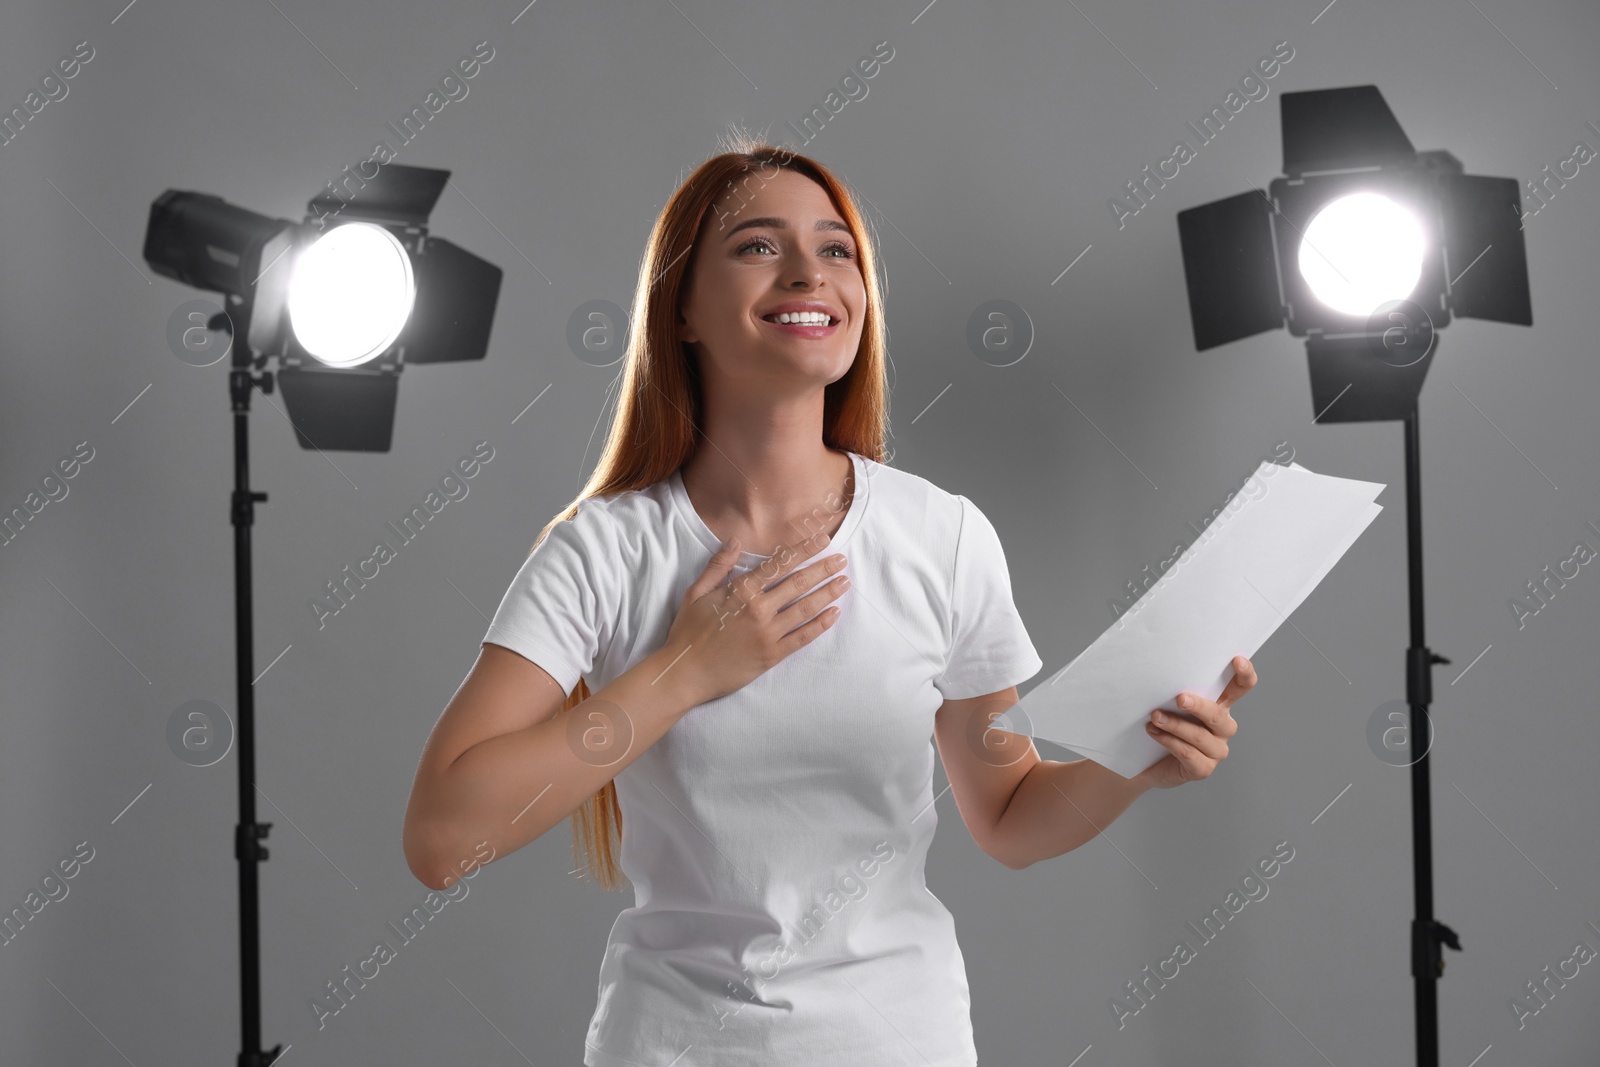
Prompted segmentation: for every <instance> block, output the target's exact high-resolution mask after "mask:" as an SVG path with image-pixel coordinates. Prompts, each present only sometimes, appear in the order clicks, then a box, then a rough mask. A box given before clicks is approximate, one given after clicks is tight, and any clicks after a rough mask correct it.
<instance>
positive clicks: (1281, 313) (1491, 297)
mask: <svg viewBox="0 0 1600 1067" xmlns="http://www.w3.org/2000/svg"><path fill="white" fill-rule="evenodd" d="M1279 103H1280V107H1281V109H1282V121H1283V176H1282V177H1279V178H1275V179H1274V180H1273V181H1272V182H1271V184H1270V185H1269V186H1268V189H1267V191H1266V192H1263V191H1261V190H1260V189H1255V190H1251V191H1250V192H1246V193H1240V194H1239V195H1237V196H1231V197H1228V198H1226V199H1223V200H1217V201H1214V202H1213V203H1210V204H1203V205H1201V206H1200V207H1196V208H1190V209H1189V210H1187V211H1180V212H1179V213H1178V237H1179V240H1180V242H1181V243H1182V246H1183V270H1184V277H1185V280H1186V282H1187V285H1188V290H1189V319H1190V324H1191V325H1192V327H1193V329H1194V344H1195V348H1196V349H1197V350H1200V351H1204V350H1205V349H1208V348H1213V347H1215V346H1217V345H1220V344H1225V343H1227V342H1229V341H1236V340H1238V339H1240V338H1243V337H1248V336H1250V335H1252V334H1257V333H1261V332H1263V331H1265V330H1275V329H1279V328H1281V327H1284V326H1287V327H1288V330H1289V333H1290V334H1291V335H1292V336H1295V337H1303V338H1305V344H1306V355H1307V359H1308V362H1309V365H1310V372H1311V374H1310V377H1311V406H1312V411H1313V413H1314V414H1313V420H1312V421H1314V422H1321V423H1329V422H1382V421H1389V420H1404V423H1405V434H1404V436H1405V468H1406V550H1407V573H1408V594H1409V612H1410V634H1411V643H1410V645H1409V646H1408V647H1407V649H1406V662H1405V675H1406V703H1407V705H1408V706H1409V707H1410V709H1411V715H1410V721H1409V727H1408V729H1407V739H1408V743H1409V746H1410V747H1409V751H1408V755H1409V757H1410V760H1411V762H1410V768H1411V827H1412V869H1413V880H1414V897H1413V899H1414V908H1415V917H1414V919H1413V920H1412V923H1411V938H1410V946H1411V975H1412V978H1413V988H1414V993H1415V998H1416V1000H1415V1003H1416V1047H1417V1061H1416V1062H1417V1063H1418V1065H1419V1067H1437V1064H1438V1062H1439V1034H1438V1002H1437V995H1438V991H1437V985H1438V979H1439V977H1440V976H1441V975H1442V974H1443V973H1444V952H1443V946H1446V945H1448V946H1449V947H1450V948H1453V949H1456V950H1459V949H1460V948H1461V943H1460V939H1459V938H1458V937H1457V936H1456V932H1455V931H1454V930H1452V929H1450V927H1448V926H1446V925H1445V924H1444V923H1442V922H1439V921H1438V920H1437V919H1435V918H1434V915H1433V824H1432V814H1431V809H1430V803H1431V801H1430V799H1429V798H1430V786H1429V758H1430V756H1429V748H1430V743H1431V741H1432V738H1433V730H1432V725H1431V723H1430V721H1429V719H1428V705H1429V704H1430V703H1432V700H1433V688H1432V687H1433V682H1432V678H1433V667H1434V666H1435V665H1436V664H1441V663H1449V662H1450V661H1449V660H1448V659H1446V658H1445V657H1443V656H1440V655H1437V654H1436V653H1434V652H1433V651H1432V650H1431V649H1430V648H1428V646H1427V643H1426V639H1425V636H1424V627H1423V596H1422V574H1423V568H1422V461H1421V441H1420V436H1421V435H1420V432H1419V430H1418V416H1417V400H1418V396H1419V394H1420V393H1421V390H1422V383H1423V379H1424V378H1425V377H1426V376H1427V373H1428V368H1429V367H1430V366H1431V365H1432V362H1433V359H1434V356H1435V353H1436V351H1437V341H1438V333H1437V331H1438V330H1439V329H1441V328H1443V327H1444V326H1446V325H1448V324H1449V322H1450V320H1451V318H1452V316H1454V317H1457V318H1477V319H1489V320H1493V321H1496V322H1506V323H1516V324H1519V325H1522V326H1531V325H1532V324H1533V311H1532V306H1531V303H1530V301H1529V298H1528V265H1527V259H1526V255H1525V251H1524V247H1523V240H1522V224H1521V217H1522V215H1521V203H1522V197H1521V193H1520V191H1519V189H1518V186H1517V182H1516V180H1515V179H1513V178H1488V177H1481V176H1478V175H1469V174H1464V173H1462V166H1461V163H1460V161H1459V160H1457V159H1456V158H1455V157H1454V156H1452V155H1451V154H1450V153H1449V152H1444V151H1427V152H1419V151H1417V150H1416V149H1414V148H1413V147H1412V145H1411V141H1410V140H1409V139H1408V138H1407V137H1406V135H1405V133H1404V132H1402V130H1401V129H1400V124H1399V123H1398V122H1397V121H1396V120H1395V117H1394V115H1393V114H1392V113H1391V112H1390V111H1389V107H1388V105H1387V104H1385V103H1384V100H1383V97H1382V95H1380V94H1379V92H1378V89H1377V86H1373V85H1357V86H1352V87H1349V88H1343V89H1317V90H1313V91H1310V92H1301V93H1284V94H1283V95H1282V96H1281V97H1279ZM1419 749H1420V754H1419Z"/></svg>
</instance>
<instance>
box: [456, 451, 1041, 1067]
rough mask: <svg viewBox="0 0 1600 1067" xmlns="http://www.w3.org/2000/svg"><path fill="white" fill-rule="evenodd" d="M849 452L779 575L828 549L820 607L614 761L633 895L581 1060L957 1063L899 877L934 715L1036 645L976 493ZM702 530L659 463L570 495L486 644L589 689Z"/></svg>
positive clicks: (688, 576) (948, 1008)
mask: <svg viewBox="0 0 1600 1067" xmlns="http://www.w3.org/2000/svg"><path fill="white" fill-rule="evenodd" d="M850 455H851V462H852V463H853V464H854V468H855V490H854V494H853V499H852V500H851V502H850V506H849V512H848V514H847V515H846V516H845V518H844V522H843V525H841V526H840V528H839V530H838V532H837V533H836V534H834V535H833V537H832V539H831V541H830V543H829V544H828V545H826V546H825V547H824V548H823V549H821V550H820V551H819V552H817V553H816V554H814V555H813V556H812V557H811V558H810V559H807V560H805V561H802V562H800V563H796V564H794V565H793V566H791V567H790V568H789V570H788V571H785V572H784V574H785V575H786V574H788V573H791V572H792V571H793V570H796V569H798V568H799V567H800V566H802V565H804V564H805V563H809V562H811V560H814V559H817V558H821V557H822V556H824V555H831V554H833V553H834V552H843V553H845V554H846V555H847V557H848V564H847V566H846V568H845V571H844V573H847V574H849V575H850V582H851V586H850V588H849V589H848V590H847V591H846V592H845V593H844V594H843V595H842V596H840V597H839V598H838V599H837V600H835V601H834V603H836V604H838V605H839V606H840V615H839V618H838V620H837V621H836V622H835V623H834V624H833V626H832V627H831V628H829V629H827V630H825V631H823V633H822V635H821V636H819V637H817V638H816V639H815V640H813V641H812V642H811V643H810V644H808V645H805V646H803V647H802V648H800V649H799V650H798V651H796V652H793V653H791V654H790V655H789V656H788V657H786V658H785V659H784V660H782V661H781V662H779V663H778V664H777V665H776V666H774V667H773V668H772V669H770V670H768V671H767V672H765V673H764V674H761V675H759V676H758V677H756V678H755V679H754V680H753V681H751V682H750V683H749V684H747V685H745V686H744V687H743V688H741V689H738V690H736V691H734V692H733V693H730V694H728V695H727V696H724V697H721V698H719V699H716V700H712V701H709V702H707V703H705V704H701V705H698V706H697V707H695V708H693V709H691V710H690V711H689V712H688V713H686V714H685V715H684V716H683V717H682V718H681V719H679V720H678V721H677V722H676V723H674V724H673V726H672V728H671V729H670V730H668V731H667V733H666V734H665V735H663V736H662V737H661V739H660V740H658V741H657V742H656V743H655V744H654V745H652V746H650V748H648V749H646V750H645V751H644V752H643V753H642V754H640V755H639V756H638V758H637V759H635V760H634V761H633V762H632V763H630V764H629V765H628V766H627V767H625V768H624V769H623V770H622V771H621V772H620V773H619V774H618V775H617V776H616V778H615V779H614V781H615V783H616V788H617V796H618V800H619V802H620V804H621V806H622V844H621V854H620V857H619V863H620V866H621V868H622V871H623V873H624V874H626V875H627V876H628V878H629V880H631V881H632V883H633V889H634V906H633V907H631V908H626V909H624V910H623V911H622V913H621V914H620V915H618V916H617V920H616V923H615V924H614V925H613V926H612V928H611V935H610V938H609V941H608V943H607V945H606V951H605V956H604V958H603V960H602V962H601V965H600V980H599V996H598V1003H597V1005H596V1008H595V1012H594V1016H593V1018H592V1019H591V1021H590V1024H589V1031H588V1035H587V1038H586V1041H585V1052H584V1058H583V1062H584V1063H585V1064H586V1065H587V1067H668V1065H669V1064H670V1065H674V1067H749V1065H751V1064H762V1065H764V1067H861V1065H862V1064H872V1065H873V1067H899V1065H904V1067H930V1065H931V1067H973V1065H974V1064H976V1063H977V1053H976V1051H975V1049H974V1045H973V1038H972V1021H971V1012H970V1005H971V1000H970V995H969V992H968V987H967V976H966V965H965V961H964V960H963V958H962V955H961V949H960V947H959V946H958V945H957V944H956V937H955V928H954V923H953V921H952V919H951V916H950V913H949V911H948V910H947V909H946V908H945V906H944V905H943V904H942V903H941V902H940V901H939V899H938V898H937V897H935V896H934V895H933V894H932V892H930V891H929V890H928V888H927V886H926V884H925V882H924V880H923V864H924V860H925V858H926V856H927V852H928V845H929V844H930V842H931V841H932V840H933V833H934V828H935V826H936V825H937V823H938V814H937V810H936V808H935V806H934V800H935V797H934V793H933V765H934V756H935V748H934V743H933V721H934V713H935V712H936V711H938V709H939V707H940V705H941V704H942V703H943V702H944V701H945V700H946V699H955V698H960V697H972V696H979V695H981V694H985V693H992V692H996V691H998V690H1002V689H1006V688H1008V687H1010V686H1013V685H1016V684H1018V683H1020V682H1023V681H1026V680H1027V679H1028V678H1030V677H1032V676H1033V675H1034V673H1035V672H1037V671H1038V670H1039V668H1040V667H1041V666H1042V663H1041V661H1040V659H1039V656H1038V654H1037V653H1036V652H1035V651H1034V647H1033V644H1032V642H1031V641H1030V640H1029V639H1028V633H1027V630H1026V629H1025V628H1024V627H1023V623H1022V620H1021V618H1020V617H1019V616H1018V614H1017V610H1016V607H1015V604H1014V603H1013V601H1012V597H1011V585H1010V578H1009V575H1008V571H1007V568H1006V562H1005V555H1004V553H1003V552H1002V550H1001V547H1000V541H999V538H998V537H997V536H996V534H995V530H994V527H993V526H992V525H991V524H990V523H989V520H988V519H987V518H985V517H984V515H983V513H982V512H981V511H979V510H978V508H977V506H976V505H974V504H973V503H972V502H971V501H969V500H968V499H967V498H966V497H963V496H956V495H952V494H950V493H947V492H945V491H944V490H942V489H940V488H938V487H937V486H935V485H933V484H932V483H931V482H928V481H927V480H925V479H923V478H920V477H918V476H916V475H914V474H910V473H908V472H905V471H900V470H896V469H894V468H892V467H886V466H884V465H882V464H879V463H876V462H874V461H872V460H870V459H867V458H865V457H863V456H860V455H857V454H855V453H851V454H850ZM832 503H834V504H835V505H838V504H840V503H842V501H833V502H832ZM837 516H838V511H837V509H836V508H835V510H833V511H831V512H830V511H827V510H826V509H819V512H818V513H817V521H816V524H815V525H814V526H813V527H812V529H826V528H828V527H829V526H831V525H832V520H833V519H835V518H837ZM720 547H721V545H720V542H719V541H718V540H717V538H716V536H715V535H714V534H713V533H712V532H711V530H710V529H709V528H708V527H707V526H706V524H705V523H704V521H702V520H701V518H700V516H699V515H698V514H697V513H696V512H695V510H694V508H693V506H692V505H691V503H690V501H689V497H688V494H687V493H685V491H684V488H683V479H682V477H681V474H680V473H679V472H674V473H673V474H672V475H671V476H670V477H668V478H665V479H662V480H661V481H659V482H657V483H655V484H654V485H652V486H649V487H648V488H645V489H638V490H630V491H627V492H621V493H613V494H609V495H607V496H604V497H595V498H591V499H589V500H587V501H585V502H584V503H583V504H582V505H581V506H580V507H579V510H578V513H577V515H576V516H575V517H574V518H573V519H572V520H571V521H570V522H561V523H557V524H556V525H555V526H554V527H552V528H551V530H550V533H549V534H548V535H547V536H546V537H545V539H544V541H542V542H541V543H540V544H539V547H538V549H537V550H535V551H534V552H533V554H532V555H530V556H529V557H528V558H527V561H526V562H525V563H523V565H522V567H521V569H520V570H519V572H518V573H517V576H516V578H515V580H514V581H513V582H512V584H511V587H510V589H509V590H508V591H507V592H506V595H505V598H504V599H503V600H502V601H501V604H500V608H499V610H498V611H497V612H496V613H495V617H494V621H493V623H492V624H491V625H490V627H489V631H488V633H487V634H486V635H485V637H484V641H486V642H491V643H493V644H497V645H503V646H505V647H506V648H509V649H511V650H513V651H515V652H518V653H520V654H521V655H523V656H524V657H526V658H527V659H529V660H532V661H533V662H535V663H537V664H538V665H539V666H541V667H543V668H544V669H545V670H546V671H548V672H549V673H550V675H551V676H552V677H554V678H555V680H556V681H557V682H559V683H560V684H561V686H562V687H563V689H565V690H566V691H568V692H571V690H572V687H573V686H574V685H575V684H576V682H577V680H578V678H579V677H582V678H583V679H584V680H585V681H586V682H587V683H588V685H589V689H590V691H591V692H595V691H598V690H599V689H600V687H602V686H604V685H605V684H607V683H608V682H610V681H611V680H612V679H614V678H616V677H617V676H618V675H620V674H621V673H622V672H624V671H625V670H627V669H628V668H629V667H632V666H633V665H634V664H635V663H637V662H639V660H641V659H642V658H643V657H645V656H646V655H648V654H650V653H651V652H652V651H654V650H656V649H657V648H659V647H660V646H661V645H662V643H663V642H664V641H665V640H666V636H667V631H668V629H669V628H670V627H671V625H672V621H673V619H674V618H675V617H676V614H677V609H678V604H679V603H680V601H681V599H682V597H683V594H684V591H685V590H686V589H687V588H688V587H689V585H690V584H691V583H692V582H693V581H694V580H695V579H696V578H697V577H698V576H699V575H700V573H701V571H702V570H704V568H705V565H706V563H707V562H708V561H709V560H710V558H711V554H712V553H713V552H715V551H716V550H717V549H718V548H720ZM767 558H768V557H766V556H760V555H756V554H754V553H749V552H746V553H744V554H743V555H742V557H741V559H740V562H739V564H738V565H736V567H735V573H742V572H743V571H745V570H748V569H750V568H751V567H754V566H756V565H758V564H760V563H762V562H763V561H765V560H766V559H767ZM782 576H783V575H779V577H782ZM774 580H777V579H774Z"/></svg>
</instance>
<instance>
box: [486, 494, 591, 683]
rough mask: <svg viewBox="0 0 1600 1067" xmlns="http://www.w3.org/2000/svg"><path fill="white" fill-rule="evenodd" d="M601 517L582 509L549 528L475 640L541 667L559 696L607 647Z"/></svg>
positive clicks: (585, 506)
mask: <svg viewBox="0 0 1600 1067" xmlns="http://www.w3.org/2000/svg"><path fill="white" fill-rule="evenodd" d="M608 519H609V516H608V515H607V514H606V510H605V508H604V507H602V506H600V504H598V503H597V502H595V501H592V500H590V501H585V502H583V503H582V504H580V505H579V507H578V512H577V514H576V515H574V516H573V517H572V518H571V519H567V520H563V521H560V522H557V523H556V524H555V525H553V526H552V527H550V532H549V533H547V534H546V535H545V537H544V540H543V541H540V542H539V544H538V547H536V548H535V549H534V550H533V552H532V554H530V555H529V556H528V558H527V559H526V560H525V561H524V562H523V564H522V567H521V568H520V569H519V570H518V571H517V576H516V578H515V579H513V580H512V582H511V587H510V588H509V589H507V590H506V594H505V596H504V598H502V599H501V601H500V607H499V609H498V610H497V611H496V612H495V613H494V619H493V620H492V621H491V622H490V624H489V631H488V632H487V633H486V634H484V636H483V640H484V641H485V642H487V643H490V644H495V645H502V646H504V647H506V648H509V649H511V651H513V652H516V653H517V654H519V655H521V656H522V657H523V658H525V659H528V660H532V661H533V662H534V663H537V664H538V665H539V666H541V667H543V668H544V669H545V670H546V671H547V672H548V673H549V674H550V677H552V678H554V679H555V680H556V681H557V682H558V683H559V684H560V685H561V689H562V691H563V692H566V693H571V692H572V689H573V687H574V686H575V685H577V684H578V679H579V678H581V677H583V676H584V675H586V674H588V673H590V671H592V670H593V669H594V664H595V661H596V659H597V658H598V656H599V655H600V652H601V650H602V649H603V648H604V647H605V645H606V643H607V642H608V641H609V639H610V632H609V631H610V628H611V626H612V624H613V619H614V617H615V606H616V598H615V594H616V589H615V582H616V580H617V579H616V575H617V567H616V557H617V554H616V551H615V550H614V549H615V546H614V542H615V537H614V536H612V534H611V531H610V529H609V527H608V525H607V523H608Z"/></svg>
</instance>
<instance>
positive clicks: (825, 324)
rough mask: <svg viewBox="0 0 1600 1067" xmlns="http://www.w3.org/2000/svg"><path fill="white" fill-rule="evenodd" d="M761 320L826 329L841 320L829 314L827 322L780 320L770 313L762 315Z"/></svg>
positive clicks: (779, 324) (774, 323) (777, 323)
mask: <svg viewBox="0 0 1600 1067" xmlns="http://www.w3.org/2000/svg"><path fill="white" fill-rule="evenodd" d="M761 321H762V322H770V323H772V325H774V326H810V327H813V328H817V329H825V328H827V327H829V326H837V325H839V322H840V320H839V319H836V318H834V317H833V316H832V315H830V316H828V321H827V322H779V321H778V320H777V318H776V316H770V315H763V316H761Z"/></svg>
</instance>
